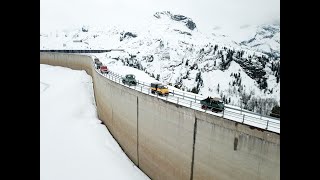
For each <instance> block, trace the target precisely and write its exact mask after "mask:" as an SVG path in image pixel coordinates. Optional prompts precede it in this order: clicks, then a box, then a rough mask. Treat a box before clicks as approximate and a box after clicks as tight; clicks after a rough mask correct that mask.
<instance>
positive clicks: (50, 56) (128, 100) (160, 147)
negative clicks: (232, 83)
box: [40, 52, 280, 180]
mask: <svg viewBox="0 0 320 180" xmlns="http://www.w3.org/2000/svg"><path fill="white" fill-rule="evenodd" d="M40 63H42V64H49V65H55V66H63V67H69V68H71V69H75V70H85V71H86V72H87V73H88V74H89V75H91V76H92V79H93V84H94V94H95V98H96V104H97V111H98V116H99V118H100V119H101V120H102V121H103V122H104V124H105V125H106V126H107V128H108V129H109V131H110V133H111V134H112V135H113V137H114V138H115V139H116V140H117V142H118V143H119V144H120V146H121V148H122V149H123V151H124V152H125V153H126V154H127V156H128V157H129V158H130V159H131V160H132V161H133V162H134V164H135V165H137V166H138V167H139V168H140V169H141V170H142V171H143V172H144V173H145V174H147V175H148V176H149V177H150V178H152V179H155V180H157V179H182V180H190V179H191V180H192V179H194V180H195V179H197V180H198V179H214V180H230V179H239V180H243V179H246V180H250V179H252V180H253V179H260V180H270V179H280V134H277V133H273V132H270V131H264V130H261V129H257V128H253V127H250V126H249V125H245V124H241V123H237V122H234V121H231V120H227V119H223V118H221V117H217V116H214V115H210V114H207V113H204V112H200V111H197V110H194V109H191V108H187V107H184V106H180V105H177V104H175V103H171V102H168V101H165V100H162V99H159V98H157V97H154V96H149V95H147V94H144V93H141V92H139V91H135V90H133V89H130V88H128V87H126V86H124V85H122V84H118V83H116V82H114V81H111V80H109V79H107V78H105V77H103V76H102V75H101V74H99V73H98V72H97V71H95V68H94V64H93V61H92V59H91V57H89V56H85V55H76V54H62V53H49V52H46V53H44V52H43V53H42V52H40Z"/></svg>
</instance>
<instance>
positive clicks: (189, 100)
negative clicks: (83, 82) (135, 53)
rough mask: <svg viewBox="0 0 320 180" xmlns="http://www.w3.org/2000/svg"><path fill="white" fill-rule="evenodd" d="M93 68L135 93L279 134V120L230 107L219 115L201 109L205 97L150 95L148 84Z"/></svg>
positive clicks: (189, 94)
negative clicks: (129, 82)
mask: <svg viewBox="0 0 320 180" xmlns="http://www.w3.org/2000/svg"><path fill="white" fill-rule="evenodd" d="M92 63H93V66H94V67H95V70H96V71H97V72H98V73H99V74H100V75H102V76H104V77H105V78H108V79H109V80H111V81H114V82H116V83H119V84H121V85H124V86H127V87H129V88H131V89H135V90H137V91H140V92H142V93H146V94H148V95H151V96H156V97H157V98H161V99H163V100H166V101H170V102H173V103H176V104H179V105H183V106H186V107H190V108H193V109H196V110H199V111H202V112H206V113H209V114H213V115H216V116H220V117H222V118H225V119H229V120H232V121H236V122H239V123H242V124H247V125H250V126H254V127H258V128H261V129H266V130H269V131H273V132H276V133H280V119H278V118H274V117H271V116H264V115H261V114H258V113H254V112H251V111H246V110H242V109H237V108H233V107H230V106H225V109H224V110H223V111H222V112H220V113H215V112H212V111H208V110H207V109H202V105H201V104H200V100H202V99H205V98H206V97H204V96H201V95H197V94H193V93H189V92H182V91H178V90H169V91H170V93H169V95H168V96H160V95H159V94H157V93H156V94H152V93H151V90H150V89H151V88H150V87H151V86H150V83H147V82H143V81H139V80H137V85H136V86H129V85H127V84H123V83H122V78H123V76H122V75H120V74H117V73H115V72H113V71H109V73H108V74H104V73H101V72H100V71H99V70H98V69H97V68H96V65H95V63H94V61H93V62H92Z"/></svg>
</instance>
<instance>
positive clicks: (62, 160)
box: [40, 64, 149, 180]
mask: <svg viewBox="0 0 320 180" xmlns="http://www.w3.org/2000/svg"><path fill="white" fill-rule="evenodd" d="M94 104H95V102H94V96H93V85H92V79H91V77H90V76H89V75H88V74H86V72H85V71H74V70H71V69H69V68H64V67H54V66H49V65H42V64H40V179H42V180H58V179H59V180H71V179H74V180H89V179H92V180H105V179H122V180H125V179H127V180H140V179H149V178H148V177H147V176H146V175H145V174H144V173H143V172H141V171H140V170H139V169H138V168H137V167H136V166H135V165H134V164H133V162H132V161H130V159H129V158H128V157H127V156H126V154H125V153H124V152H123V151H122V149H121V148H120V146H119V145H118V143H117V142H116V141H115V139H113V137H112V135H111V134H110V133H109V131H108V129H106V126H105V125H103V124H101V121H100V120H99V119H98V118H97V112H96V107H95V105H94Z"/></svg>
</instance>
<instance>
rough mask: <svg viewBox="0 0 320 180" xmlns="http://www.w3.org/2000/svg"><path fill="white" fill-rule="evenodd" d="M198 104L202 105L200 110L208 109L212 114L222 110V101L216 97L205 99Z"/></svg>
mask: <svg viewBox="0 0 320 180" xmlns="http://www.w3.org/2000/svg"><path fill="white" fill-rule="evenodd" d="M200 104H201V105H202V106H201V108H202V109H210V110H212V111H213V112H221V111H223V110H224V104H223V101H221V99H220V98H217V97H214V98H212V97H207V98H206V99H203V100H201V101H200Z"/></svg>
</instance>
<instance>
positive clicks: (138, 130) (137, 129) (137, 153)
mask: <svg viewBox="0 0 320 180" xmlns="http://www.w3.org/2000/svg"><path fill="white" fill-rule="evenodd" d="M137 159H138V165H137V166H138V167H139V98H138V97H137Z"/></svg>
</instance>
